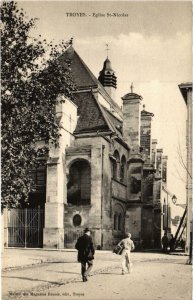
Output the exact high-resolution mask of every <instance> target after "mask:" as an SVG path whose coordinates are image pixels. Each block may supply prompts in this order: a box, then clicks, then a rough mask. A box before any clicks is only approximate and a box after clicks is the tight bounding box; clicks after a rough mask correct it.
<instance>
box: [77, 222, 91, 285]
mask: <svg viewBox="0 0 193 300" xmlns="http://www.w3.org/2000/svg"><path fill="white" fill-rule="evenodd" d="M75 248H76V249H77V250H78V262H80V263H81V274H82V280H83V282H86V281H88V279H87V276H88V275H89V273H90V271H91V269H92V267H93V259H94V253H95V249H94V246H93V241H92V238H91V236H90V230H89V228H85V230H84V234H83V235H82V236H81V237H79V238H78V240H77V242H76V245H75ZM87 265H88V266H87Z"/></svg>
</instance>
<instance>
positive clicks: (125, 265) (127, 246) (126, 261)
mask: <svg viewBox="0 0 193 300" xmlns="http://www.w3.org/2000/svg"><path fill="white" fill-rule="evenodd" d="M118 245H123V252H122V254H121V261H122V275H124V274H125V273H126V270H127V271H128V273H131V267H132V262H131V257H130V252H131V251H132V250H134V249H135V246H134V243H133V241H132V240H131V233H128V234H127V237H126V238H125V239H123V240H122V241H120V242H119V244H118Z"/></svg>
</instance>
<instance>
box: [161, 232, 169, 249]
mask: <svg viewBox="0 0 193 300" xmlns="http://www.w3.org/2000/svg"><path fill="white" fill-rule="evenodd" d="M168 243H169V241H168V236H167V233H166V232H165V233H164V236H163V237H162V247H163V252H164V253H168Z"/></svg>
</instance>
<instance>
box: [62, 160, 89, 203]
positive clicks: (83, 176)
mask: <svg viewBox="0 0 193 300" xmlns="http://www.w3.org/2000/svg"><path fill="white" fill-rule="evenodd" d="M90 195H91V169H90V164H89V163H88V162H87V161H86V160H79V161H76V162H74V163H73V164H72V165H71V166H70V169H69V181H68V184H67V202H68V203H69V204H73V205H85V204H90Z"/></svg>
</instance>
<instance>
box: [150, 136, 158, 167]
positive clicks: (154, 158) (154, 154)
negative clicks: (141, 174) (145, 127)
mask: <svg viewBox="0 0 193 300" xmlns="http://www.w3.org/2000/svg"><path fill="white" fill-rule="evenodd" d="M151 147H152V150H151V163H152V165H153V166H154V168H155V169H156V166H157V164H156V163H157V151H156V147H157V140H156V139H152V142H151Z"/></svg>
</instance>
